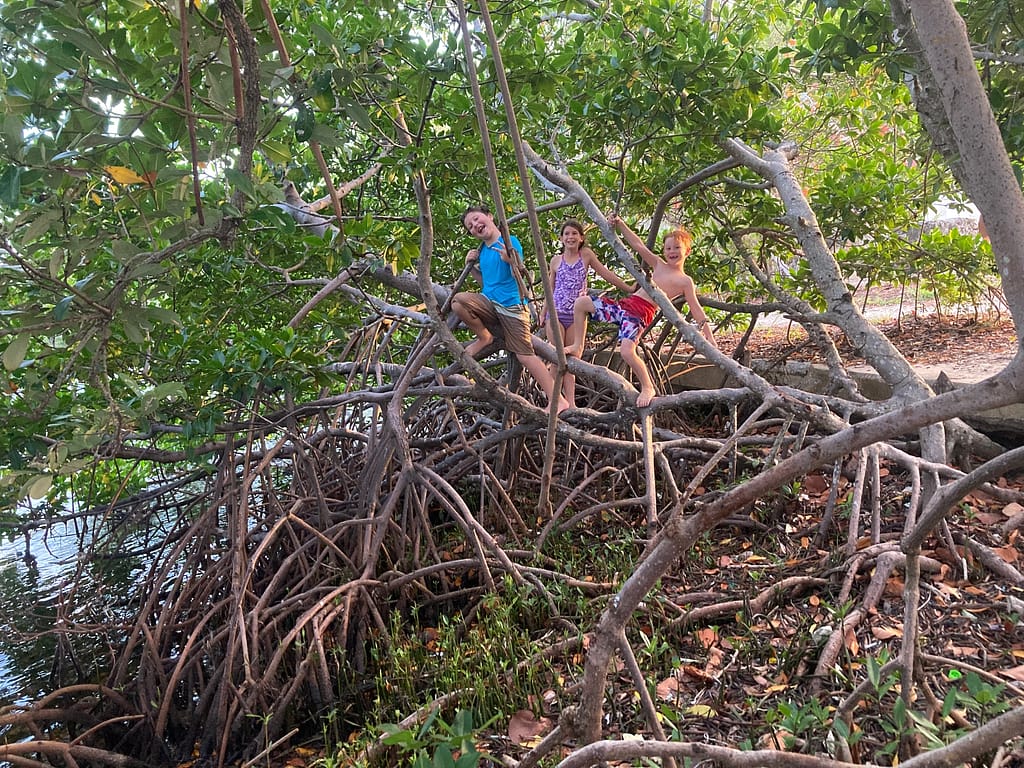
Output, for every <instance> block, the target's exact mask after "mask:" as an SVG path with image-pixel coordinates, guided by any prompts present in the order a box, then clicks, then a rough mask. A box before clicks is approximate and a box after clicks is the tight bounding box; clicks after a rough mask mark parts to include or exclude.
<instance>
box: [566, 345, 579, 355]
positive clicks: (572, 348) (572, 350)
mask: <svg viewBox="0 0 1024 768" xmlns="http://www.w3.org/2000/svg"><path fill="white" fill-rule="evenodd" d="M582 346H583V345H582V344H570V345H569V346H568V347H566V348H565V356H566V357H579V356H580V353H581V352H582V351H583V349H582Z"/></svg>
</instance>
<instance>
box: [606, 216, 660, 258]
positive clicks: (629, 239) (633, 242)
mask: <svg viewBox="0 0 1024 768" xmlns="http://www.w3.org/2000/svg"><path fill="white" fill-rule="evenodd" d="M608 223H609V224H611V225H612V229H614V230H616V231H617V232H621V233H622V238H623V239H624V240H625V241H626V243H627V244H628V245H629V247H630V248H632V249H633V250H634V251H636V252H637V253H638V254H639V255H640V258H641V259H643V260H644V261H645V262H646V263H647V264H648V265H649V266H650V267H651V268H654V267H657V266H658V264H660V263H661V259H659V258H658V257H657V256H656V255H655V254H654V252H653V251H652V250H651V249H650V248H648V247H647V244H646V243H644V241H643V240H641V239H640V236H639V235H637V233H636V232H634V231H633V230H632V229H630V228H629V225H628V224H627V223H626V222H624V221H623V220H622V219H620V218H619V214H617V213H610V214H608Z"/></svg>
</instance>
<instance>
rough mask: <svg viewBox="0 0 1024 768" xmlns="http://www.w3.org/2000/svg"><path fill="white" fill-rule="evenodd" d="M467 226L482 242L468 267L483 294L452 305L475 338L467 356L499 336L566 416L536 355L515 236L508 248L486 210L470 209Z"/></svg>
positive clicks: (465, 294) (463, 295) (458, 297)
mask: <svg viewBox="0 0 1024 768" xmlns="http://www.w3.org/2000/svg"><path fill="white" fill-rule="evenodd" d="M462 225H463V226H464V227H465V228H466V231H467V232H469V234H470V235H472V236H473V237H475V238H476V239H477V240H480V241H481V245H480V247H479V248H473V249H471V250H470V251H469V252H468V253H467V254H466V264H467V265H472V266H473V273H474V276H475V277H476V279H477V281H478V282H479V283H480V285H481V286H482V291H483V292H482V293H473V292H470V291H460V292H459V293H457V294H455V297H454V298H453V299H452V311H453V312H455V314H456V315H458V317H459V319H460V320H462V322H463V323H465V324H466V326H467V327H468V328H469V330H471V331H472V332H473V334H474V335H475V336H476V339H475V340H474V341H473V342H472V343H471V344H470V345H469V346H468V347H466V352H468V353H469V354H470V355H474V356H475V355H477V354H479V353H480V352H482V351H483V350H484V349H486V348H487V347H489V346H490V345H491V344H492V343H493V342H494V337H495V335H496V334H500V335H501V336H502V337H503V338H504V344H505V349H507V350H508V351H509V352H511V353H512V354H514V355H515V356H516V357H517V358H518V360H519V362H520V363H522V364H523V368H525V369H526V370H527V371H529V373H530V375H532V376H533V378H534V379H536V381H537V383H538V384H539V385H540V388H541V389H542V390H544V394H546V395H547V396H548V402H552V401H557V403H558V406H557V407H558V411H559V412H561V411H564V410H565V409H566V408H568V407H569V403H568V402H566V400H565V399H564V398H562V397H560V396H559V394H558V393H557V392H554V391H553V390H554V388H555V381H554V379H553V378H552V376H551V374H550V372H549V371H548V369H547V366H546V365H545V364H544V361H543V360H541V359H540V357H538V356H537V354H536V352H534V351H533V341H532V336H531V333H530V312H529V309H528V305H527V301H528V298H527V297H526V296H523V295H522V293H521V291H520V287H519V284H518V283H517V281H516V277H515V275H516V273H515V269H516V268H517V267H518V266H519V265H520V264H521V263H522V258H523V248H522V246H521V245H520V244H519V239H518V238H517V237H516V236H515V235H511V234H510V235H509V240H510V241H511V244H510V246H507V245H506V243H505V241H504V238H502V236H501V232H500V230H499V229H498V225H497V224H496V223H495V221H494V217H493V216H492V215H491V213H490V211H489V210H488V209H487V207H486V206H483V205H471V206H470V207H469V208H467V209H466V211H465V213H463V214H462ZM513 260H514V261H513Z"/></svg>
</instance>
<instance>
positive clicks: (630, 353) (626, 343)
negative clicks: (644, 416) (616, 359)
mask: <svg viewBox="0 0 1024 768" xmlns="http://www.w3.org/2000/svg"><path fill="white" fill-rule="evenodd" d="M619 354H620V355H621V356H622V359H623V360H625V361H626V363H627V364H628V365H629V367H630V368H632V369H633V373H634V374H635V375H636V377H637V379H639V380H640V395H639V396H638V397H637V399H636V407H637V408H646V407H647V406H648V405H650V404H651V400H653V399H654V396H655V395H656V394H657V392H656V391H655V389H654V381H653V380H652V379H651V374H650V371H648V370H647V363H645V362H644V359H643V358H642V357H641V356H640V355H639V354H638V353H637V348H636V341H635V340H633V339H623V340H622V342H621V343H620V344H619Z"/></svg>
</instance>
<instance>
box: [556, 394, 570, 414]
mask: <svg viewBox="0 0 1024 768" xmlns="http://www.w3.org/2000/svg"><path fill="white" fill-rule="evenodd" d="M572 407H573V406H571V405H569V401H568V400H566V399H565V398H564V397H560V398H558V412H559V413H562V412H563V411H567V410H569V409H570V408H572Z"/></svg>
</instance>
